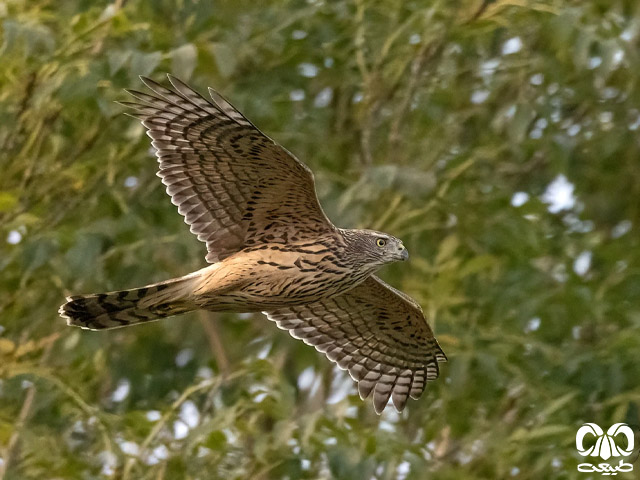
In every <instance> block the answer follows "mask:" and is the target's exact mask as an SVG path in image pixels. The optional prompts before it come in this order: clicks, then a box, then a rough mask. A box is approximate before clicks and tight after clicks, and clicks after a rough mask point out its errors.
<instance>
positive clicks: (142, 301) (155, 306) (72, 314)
mask: <svg viewBox="0 0 640 480" xmlns="http://www.w3.org/2000/svg"><path fill="white" fill-rule="evenodd" d="M192 282H193V277H188V276H187V277H183V278H178V279H174V280H168V281H166V282H161V283H156V284H154V285H148V286H146V287H141V288H133V289H130V290H121V291H118V292H109V293H97V294H92V295H74V296H70V297H67V303H65V304H64V305H62V306H61V307H60V310H59V312H60V315H61V316H62V317H64V318H66V319H67V325H72V326H76V327H80V328H85V329H89V330H104V329H111V328H120V327H127V326H129V325H135V324H138V323H145V322H153V321H155V320H159V319H161V318H164V317H170V316H172V315H177V314H179V313H185V312H189V311H191V310H194V309H196V308H198V307H197V306H196V305H195V304H194V303H193V302H191V301H190V300H189V296H190V294H191V292H192V291H193V287H192Z"/></svg>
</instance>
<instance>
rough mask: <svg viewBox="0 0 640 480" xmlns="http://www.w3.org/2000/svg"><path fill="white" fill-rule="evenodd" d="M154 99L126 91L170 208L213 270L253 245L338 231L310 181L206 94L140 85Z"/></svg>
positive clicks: (173, 80)
mask: <svg viewBox="0 0 640 480" xmlns="http://www.w3.org/2000/svg"><path fill="white" fill-rule="evenodd" d="M142 81H143V82H144V84H145V85H146V86H147V87H149V88H150V89H151V91H152V94H151V95H149V94H146V93H143V92H138V91H128V92H129V93H130V94H131V95H133V96H134V97H135V98H136V99H137V100H139V102H140V103H137V102H121V103H122V104H123V105H125V106H127V107H131V108H133V112H132V113H130V115H132V116H134V117H136V118H138V119H140V120H141V121H142V124H143V125H144V126H145V127H146V128H147V130H148V132H147V134H148V135H149V136H150V137H151V138H152V139H153V142H152V145H153V146H154V147H155V149H156V156H157V157H158V162H159V164H160V171H159V172H158V176H160V177H161V178H162V183H164V184H165V185H166V187H167V193H168V194H169V195H170V196H171V201H172V202H173V203H174V204H175V205H177V206H178V211H179V212H180V214H182V215H183V216H184V218H185V222H186V223H187V224H189V225H190V227H191V232H192V233H194V234H196V235H197V236H198V239H199V240H201V241H203V242H206V244H207V250H208V254H207V257H206V258H207V261H208V262H217V261H219V260H222V259H223V258H225V257H228V256H229V255H231V254H233V253H235V252H237V251H239V250H241V249H243V248H245V247H247V246H251V245H255V244H259V243H264V242H282V243H286V242H288V241H292V240H305V239H306V238H309V239H315V238H317V237H318V235H321V234H325V233H327V232H331V231H334V229H335V227H334V226H333V225H332V223H331V222H330V221H329V220H328V219H327V217H326V215H325V214H324V212H323V211H322V208H321V207H320V204H319V202H318V198H317V196H316V191H315V185H314V181H313V174H312V173H311V170H309V168H307V167H306V166H305V165H304V164H303V163H301V162H300V161H299V160H297V159H296V158H295V157H294V156H293V155H292V154H291V153H289V152H288V151H287V150H285V149H284V148H282V147H281V146H280V145H278V144H277V143H275V142H274V141H273V140H271V139H270V138H269V137H267V136H266V135H264V134H263V133H262V132H260V130H258V129H257V128H256V127H255V126H254V125H253V124H252V123H251V122H249V121H248V120H247V119H246V118H245V117H244V116H243V115H242V114H241V113H240V112H238V111H237V110H236V109H235V108H234V107H233V106H232V105H231V104H230V103H229V102H227V101H226V100H225V99H224V98H222V97H221V96H220V95H219V94H218V93H216V92H215V91H214V90H212V89H209V93H210V94H211V98H212V100H213V101H209V100H207V99H205V98H204V97H202V96H201V95H199V94H198V93H197V92H195V91H194V90H192V89H191V88H190V87H188V86H187V85H186V84H184V83H183V82H181V81H180V80H178V79H177V78H175V77H172V76H170V75H169V81H170V82H171V84H172V86H173V88H174V90H170V89H168V88H165V87H163V86H162V85H160V84H158V83H156V82H154V81H153V80H150V79H148V78H142Z"/></svg>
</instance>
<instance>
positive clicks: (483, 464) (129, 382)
mask: <svg viewBox="0 0 640 480" xmlns="http://www.w3.org/2000/svg"><path fill="white" fill-rule="evenodd" d="M0 24H1V29H2V39H1V46H0V61H1V67H0V165H1V166H2V172H1V174H0V478H3V479H5V480H8V479H31V478H39V479H41V478H55V479H80V478H82V479H98V478H119V479H124V480H131V479H182V478H185V479H186V478H188V479H211V478H225V479H230V478H237V479H243V478H257V479H260V478H290V479H297V478H310V479H311V478H314V479H315V478H336V479H379V480H383V479H400V480H402V479H417V478H439V479H460V478H465V479H467V478H468V479H476V478H478V479H480V478H482V479H496V478H516V479H529V478H531V479H534V478H535V479H538V478H550V479H553V478H562V479H565V478H576V479H577V478H587V476H585V474H581V473H578V472H577V470H576V465H577V464H578V463H580V462H581V461H582V457H579V456H578V454H577V452H576V450H575V443H574V442H575V433H576V430H577V429H578V428H579V426H580V425H581V424H582V423H583V422H595V423H598V424H600V425H602V426H603V427H604V428H605V429H606V428H607V427H608V426H609V425H611V424H612V423H616V422H627V423H630V424H639V423H640V418H638V417H639V410H638V408H639V405H640V385H639V380H638V379H639V378H640V377H639V374H638V372H640V355H638V352H640V302H639V301H638V299H639V298H640V244H639V236H638V226H639V225H640V163H639V158H640V135H639V132H638V129H639V128H640V85H639V82H638V79H639V76H638V72H639V71H640V55H639V52H640V49H639V47H640V4H639V3H638V2H637V1H635V0H591V1H561V0H518V1H516V0H494V1H484V2H483V1H482V0H457V1H450V0H433V1H418V0H413V1H398V0H352V1H328V0H306V1H305V0H280V1H273V2H253V1H248V0H236V1H233V2H231V1H222V0H221V1H204V0H172V1H170V0H155V1H142V0H131V1H126V2H125V1H122V0H116V1H115V2H114V3H111V2H107V1H88V0H67V1H65V2H55V1H51V0H30V1H28V2H25V1H24V0H4V1H0ZM163 72H171V73H173V74H174V75H176V76H178V77H180V78H182V79H183V80H185V81H188V82H190V83H191V84H192V85H193V86H194V87H195V88H197V89H199V90H200V91H205V88H206V87H207V86H214V87H215V88H216V89H218V90H219V91H221V92H222V93H223V94H224V95H225V96H227V97H228V98H229V99H230V100H231V101H232V102H233V103H234V104H235V105H236V106H238V107H239V108H240V110H241V111H243V112H245V113H246V115H247V116H248V117H249V118H250V119H251V120H252V121H254V122H255V123H256V124H257V125H258V126H259V127H260V128H261V129H262V130H264V131H265V132H266V133H267V134H269V135H270V136H272V137H273V138H274V139H276V140H277V141H279V142H281V143H282V144H283V145H285V146H286V147H287V148H288V149H290V150H291V151H293V152H294V153H295V154H296V155H297V156H298V157H299V158H301V159H302V160H303V161H304V162H306V163H307V164H308V165H309V166H310V167H311V168H312V169H313V171H314V172H315V173H316V180H317V184H318V189H319V196H320V197H321V200H322V203H323V205H324V206H325V208H326V210H327V213H328V214H329V216H330V217H331V218H332V219H333V220H334V221H335V222H336V223H337V224H338V225H341V226H344V227H369V228H376V229H381V230H384V231H387V232H389V233H392V234H393V235H396V236H398V237H400V238H402V239H403V240H404V241H405V245H407V247H408V249H409V251H410V252H411V261H410V262H409V263H408V264H403V265H394V266H391V267H389V268H387V269H385V270H384V271H383V272H382V277H383V278H385V279H387V280H389V281H391V282H392V283H393V284H394V285H396V286H398V287H400V288H402V289H403V290H404V291H406V292H408V293H409V294H410V295H412V296H413V297H415V298H416V299H417V300H418V301H419V302H420V303H421V304H422V305H423V307H424V309H425V312H426V313H427V314H428V317H429V319H430V322H431V324H432V325H433V326H434V327H435V330H436V333H437V335H438V338H439V340H440V343H441V345H442V346H443V348H444V349H445V351H446V352H447V354H448V356H449V363H448V364H446V365H445V366H444V367H443V369H442V370H443V371H442V375H441V378H440V379H439V380H438V381H437V382H435V383H433V384H430V386H429V388H428V390H427V392H426V393H425V395H424V396H423V398H422V399H420V400H419V401H412V402H410V404H409V405H408V408H407V410H406V411H405V412H404V413H403V414H402V415H398V414H396V413H395V412H393V411H386V412H385V413H384V414H383V415H382V416H381V417H378V416H376V415H375V414H374V413H373V408H372V406H371V405H370V404H368V403H363V402H361V401H360V400H359V399H358V397H357V395H356V391H355V388H354V384H353V382H352V381H351V380H350V379H349V378H348V376H347V375H345V374H344V373H343V372H340V371H337V370H336V369H335V368H334V367H333V365H332V364H330V363H329V362H328V361H327V360H326V359H325V358H324V356H322V355H320V354H318V353H316V352H315V351H314V350H313V349H311V348H309V347H307V346H305V345H303V344H302V343H301V342H298V341H295V340H293V339H291V338H290V337H289V336H288V335H287V334H286V333H284V332H282V331H279V330H278V329H277V328H276V327H275V325H273V324H271V323H269V322H268V321H267V320H266V319H265V318H264V317H262V316H261V315H232V314H219V315H218V314H210V313H199V314H192V315H186V316H184V317H181V318H175V319H169V320H165V321H162V322H158V323H155V324H151V325H147V326H144V327H139V328H135V329H131V330H120V331H113V332H103V333H93V332H85V331H80V330H77V329H70V328H68V327H66V326H65V325H64V322H63V321H62V320H61V319H60V318H59V317H58V316H57V308H58V306H59V304H61V303H62V302H63V300H64V295H65V294H70V293H81V292H83V293H89V292H94V291H105V290H115V289H120V288H126V287H131V286H136V285H141V284H145V283H150V282H152V281H159V280H163V279H166V278H169V277H173V276H178V275H182V274H185V273H187V272H190V271H192V270H195V269H197V268H200V267H202V266H204V265H205V262H204V253H205V252H204V247H203V245H202V244H200V243H199V242H198V241H197V240H196V239H195V238H194V237H193V236H192V235H190V234H189V232H188V229H187V227H186V226H185V225H184V224H183V222H182V219H181V217H180V216H179V215H178V214H177V213H176V211H175V208H174V207H173V206H172V205H171V204H170V202H169V199H168V197H167V196H166V195H165V193H164V188H163V187H162V185H161V184H160V181H159V179H158V178H156V177H155V169H156V162H155V160H154V158H153V156H152V152H151V151H150V145H149V139H148V138H147V137H146V136H145V135H144V133H143V129H142V127H141V126H140V125H139V124H138V122H136V121H134V120H132V119H131V118H128V117H126V116H124V115H122V114H121V112H122V110H123V109H122V108H121V107H119V106H118V105H117V104H115V103H114V100H122V99H126V97H127V96H126V94H125V93H124V92H123V91H122V89H123V88H140V87H141V83H140V81H139V80H138V75H149V76H151V77H153V78H155V79H158V80H160V81H165V80H164V79H163V75H162V74H163ZM636 469H640V464H636Z"/></svg>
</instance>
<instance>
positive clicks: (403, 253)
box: [400, 244, 409, 262]
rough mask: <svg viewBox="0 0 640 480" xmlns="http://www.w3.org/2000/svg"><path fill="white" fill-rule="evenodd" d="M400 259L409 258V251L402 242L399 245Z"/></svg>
mask: <svg viewBox="0 0 640 480" xmlns="http://www.w3.org/2000/svg"><path fill="white" fill-rule="evenodd" d="M400 260H402V261H403V262H404V261H406V260H409V251H408V250H407V249H406V248H404V245H402V244H401V245H400Z"/></svg>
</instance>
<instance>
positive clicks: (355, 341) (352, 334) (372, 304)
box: [265, 276, 447, 413]
mask: <svg viewBox="0 0 640 480" xmlns="http://www.w3.org/2000/svg"><path fill="white" fill-rule="evenodd" d="M265 314H266V315H267V317H268V318H269V319H270V320H273V321H275V322H276V324H277V325H278V327H280V328H282V329H285V330H288V331H289V333H290V334H291V336H293V337H294V338H298V339H300V340H302V341H304V342H305V343H307V344H308V345H312V346H314V347H315V348H316V350H318V351H319V352H322V353H324V354H325V355H326V356H327V357H328V358H329V360H331V361H333V362H336V363H337V364H338V366H339V367H340V368H342V369H344V370H347V371H348V372H349V374H350V375H351V377H352V378H353V379H354V380H355V381H356V382H358V392H359V394H360V397H361V398H363V399H365V398H367V397H368V396H369V395H371V393H372V392H373V404H374V408H375V410H376V412H377V413H381V412H382V410H384V408H385V406H386V405H387V403H388V401H389V398H391V399H392V401H393V404H394V406H395V407H396V410H398V411H402V410H403V409H404V407H405V405H406V403H407V400H408V398H409V397H411V398H414V399H416V398H418V397H420V395H421V394H422V392H423V391H424V389H425V386H426V383H427V381H428V380H435V379H436V378H438V375H439V368H438V362H445V361H446V360H447V357H446V356H445V354H444V352H443V351H442V349H441V348H440V345H438V342H437V341H436V339H435V337H434V335H433V332H432V330H431V328H430V327H429V325H428V324H427V322H426V320H425V318H424V314H423V313H422V310H421V309H420V307H419V306H418V305H417V304H416V303H415V302H414V301H413V300H412V299H411V298H410V297H408V296H407V295H405V294H404V293H402V292H400V291H398V290H396V289H394V288H393V287H391V286H389V285H387V284H386V283H384V282H383V281H382V280H380V279H379V278H377V277H375V276H371V277H369V278H368V279H367V280H365V281H364V282H363V283H361V284H360V285H359V286H357V287H355V288H353V289H352V290H349V291H348V292H346V293H344V294H342V295H339V296H336V297H333V298H329V299H326V300H322V301H319V302H315V303H311V304H308V305H300V306H295V307H287V308H280V309H278V310H275V311H272V312H265Z"/></svg>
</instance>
